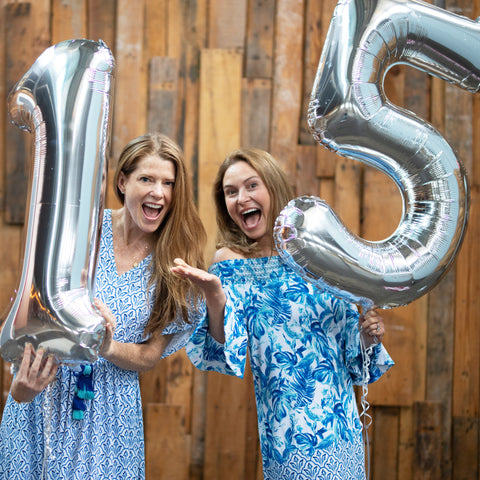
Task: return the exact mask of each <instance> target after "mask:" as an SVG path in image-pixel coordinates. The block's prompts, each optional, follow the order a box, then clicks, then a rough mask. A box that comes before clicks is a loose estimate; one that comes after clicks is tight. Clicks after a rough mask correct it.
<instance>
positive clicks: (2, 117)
mask: <svg viewBox="0 0 480 480" xmlns="http://www.w3.org/2000/svg"><path fill="white" fill-rule="evenodd" d="M0 8H1V12H2V14H1V15H0V39H2V42H1V46H2V48H0V79H1V80H0V98H1V99H2V101H0V145H1V146H2V149H3V147H4V145H5V129H6V124H7V121H6V120H7V105H6V102H5V98H6V96H7V93H8V92H6V85H5V79H6V63H5V53H6V49H5V48H4V44H3V42H4V41H5V38H6V37H5V35H6V33H5V7H4V5H3V1H2V2H0ZM2 151H3V150H2ZM4 201H5V177H4V175H0V208H1V209H2V210H3V206H4ZM0 371H1V369H0Z"/></svg>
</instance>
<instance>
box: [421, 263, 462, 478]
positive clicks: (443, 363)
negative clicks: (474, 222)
mask: <svg viewBox="0 0 480 480" xmlns="http://www.w3.org/2000/svg"><path fill="white" fill-rule="evenodd" d="M454 316H455V273H454V271H450V272H449V273H448V274H447V276H446V277H444V278H443V280H442V281H441V282H440V283H439V284H438V285H437V286H436V287H435V288H434V289H433V290H432V291H431V292H430V293H429V295H428V335H427V366H426V368H427V370H426V392H425V398H426V400H431V401H433V400H437V401H440V402H442V406H443V415H442V420H443V427H442V436H443V439H442V444H441V450H442V455H441V475H440V476H439V477H438V478H439V479H442V480H443V479H445V480H446V479H450V478H451V459H452V455H451V448H452V446H451V430H452V394H453V392H452V390H453V382H452V379H453V355H454V354H453V352H454V350H453V343H454V336H453V334H448V333H447V332H454Z"/></svg>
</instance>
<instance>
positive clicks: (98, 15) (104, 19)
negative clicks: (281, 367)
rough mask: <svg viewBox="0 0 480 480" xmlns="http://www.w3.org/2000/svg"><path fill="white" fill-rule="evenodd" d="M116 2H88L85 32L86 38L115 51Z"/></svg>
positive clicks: (106, 0)
mask: <svg viewBox="0 0 480 480" xmlns="http://www.w3.org/2000/svg"><path fill="white" fill-rule="evenodd" d="M115 9H116V0H88V4H87V30H88V38H90V39H92V40H95V41H97V42H98V41H100V40H102V41H103V42H105V44H106V45H107V47H108V48H109V49H110V50H111V51H112V52H114V51H115V25H116V15H115Z"/></svg>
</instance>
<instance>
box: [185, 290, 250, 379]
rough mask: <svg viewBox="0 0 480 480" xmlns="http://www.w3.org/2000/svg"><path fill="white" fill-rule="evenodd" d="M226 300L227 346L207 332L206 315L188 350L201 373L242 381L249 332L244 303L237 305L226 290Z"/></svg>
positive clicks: (230, 291)
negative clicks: (215, 374) (206, 372)
mask: <svg viewBox="0 0 480 480" xmlns="http://www.w3.org/2000/svg"><path fill="white" fill-rule="evenodd" d="M224 291H225V294H226V296H227V303H226V305H225V316H224V322H225V323H224V328H225V343H224V344H222V343H220V342H218V341H217V340H215V339H214V338H213V337H212V336H211V335H210V333H209V331H208V315H207V314H205V315H204V318H203V319H202V320H201V322H200V324H199V326H198V327H197V329H196V330H195V332H194V334H193V335H192V337H191V338H190V341H189V342H188V345H187V347H186V352H187V355H188V357H189V358H190V360H191V362H192V363H193V364H194V365H195V366H196V367H197V368H199V369H201V370H213V371H215V372H219V373H224V374H226V375H234V376H237V377H242V378H243V375H244V372H245V363H246V358H247V343H248V342H247V330H246V327H245V317H244V316H243V308H242V305H241V301H236V300H235V296H234V295H233V292H232V289H230V288H228V287H225V286H224Z"/></svg>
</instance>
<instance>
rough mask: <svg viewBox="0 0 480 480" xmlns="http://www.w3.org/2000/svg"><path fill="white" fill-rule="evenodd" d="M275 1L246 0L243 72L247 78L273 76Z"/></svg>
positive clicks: (269, 77)
mask: <svg viewBox="0 0 480 480" xmlns="http://www.w3.org/2000/svg"><path fill="white" fill-rule="evenodd" d="M275 3H276V2H275V0H254V1H249V2H248V10H247V33H246V41H245V44H246V45H245V74H244V75H245V77H246V78H248V79H251V78H264V79H271V78H272V76H273V56H274V52H273V49H274V34H275V31H274V24H273V22H272V18H274V17H275Z"/></svg>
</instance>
